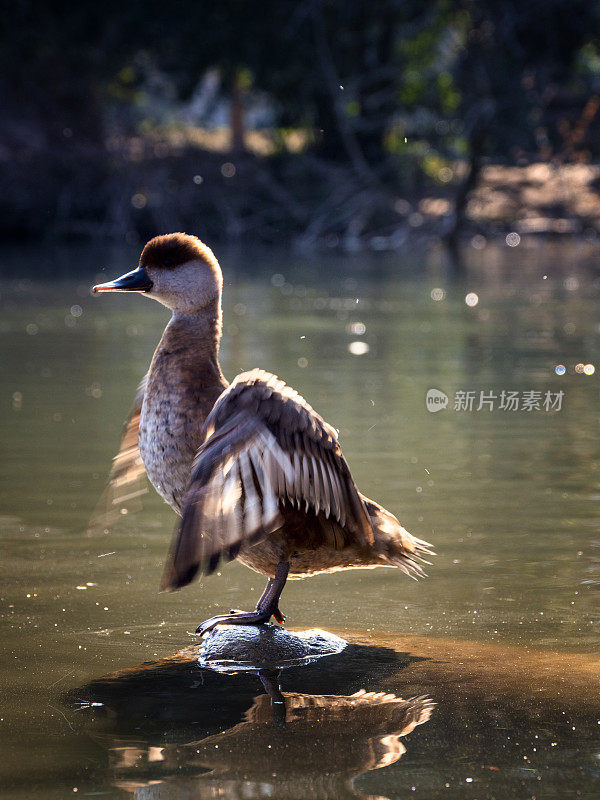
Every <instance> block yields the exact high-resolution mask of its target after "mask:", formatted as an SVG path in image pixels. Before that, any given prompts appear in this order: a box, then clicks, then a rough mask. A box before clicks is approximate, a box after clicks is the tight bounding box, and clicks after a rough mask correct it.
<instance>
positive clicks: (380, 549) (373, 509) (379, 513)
mask: <svg viewBox="0 0 600 800" xmlns="http://www.w3.org/2000/svg"><path fill="white" fill-rule="evenodd" d="M363 500H364V503H365V506H366V508H367V512H368V514H369V518H370V520H371V525H372V526H373V533H374V536H375V544H374V550H375V553H376V555H377V556H378V557H379V560H380V562H381V563H383V564H390V565H391V566H394V567H398V568H399V569H401V570H402V572H405V573H406V574H407V575H408V576H409V577H410V578H414V579H415V580H417V579H418V578H425V577H427V573H426V572H425V571H424V570H423V567H422V566H421V564H431V561H428V560H427V559H426V556H434V555H435V553H434V551H433V550H432V545H431V544H430V543H429V542H426V541H424V540H423V539H417V537H416V536H413V535H412V534H411V533H409V532H408V531H407V530H406V529H405V528H403V527H402V525H401V524H400V523H399V522H398V520H397V519H396V517H395V516H394V515H393V514H391V513H390V512H389V511H387V510H386V509H385V508H383V507H382V506H380V505H379V504H378V503H375V502H373V500H369V499H368V498H366V497H363Z"/></svg>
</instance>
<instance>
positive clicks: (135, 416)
mask: <svg viewBox="0 0 600 800" xmlns="http://www.w3.org/2000/svg"><path fill="white" fill-rule="evenodd" d="M147 378H148V375H144V377H143V378H142V381H141V383H140V385H139V386H138V390H137V392H136V395H135V400H134V402H133V406H132V408H131V411H130V412H129V416H128V418H127V421H126V422H125V424H124V426H123V432H122V434H121V443H120V445H119V452H118V453H117V455H116V456H115V457H114V458H113V464H112V468H111V471H110V475H109V476H108V483H107V486H106V489H105V490H104V492H103V493H102V496H101V497H100V500H99V501H98V505H97V506H96V508H95V510H94V513H93V514H92V519H91V522H90V527H91V528H94V527H98V526H100V525H104V526H106V525H110V524H111V523H113V522H114V521H115V519H117V518H118V516H119V514H120V513H121V509H122V508H125V507H126V508H128V509H129V510H131V509H132V505H133V506H135V503H136V502H137V503H139V498H140V497H141V496H142V495H143V494H146V493H147V492H148V484H147V481H146V470H145V468H144V464H143V463H142V458H141V456H140V451H139V447H138V433H139V427H140V416H141V413H142V403H143V402H144V392H145V391H146V381H147Z"/></svg>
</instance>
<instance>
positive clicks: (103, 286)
mask: <svg viewBox="0 0 600 800" xmlns="http://www.w3.org/2000/svg"><path fill="white" fill-rule="evenodd" d="M151 288H152V281H151V280H150V278H149V277H148V273H147V272H146V270H145V269H144V268H143V267H138V268H137V269H132V270H131V272H127V273H126V274H125V275H121V277H120V278H117V279H116V280H114V281H109V282H108V283H99V284H98V285H97V286H94V287H92V292H93V293H94V294H97V293H98V292H149V291H150V289H151Z"/></svg>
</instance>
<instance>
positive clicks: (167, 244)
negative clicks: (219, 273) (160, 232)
mask: <svg viewBox="0 0 600 800" xmlns="http://www.w3.org/2000/svg"><path fill="white" fill-rule="evenodd" d="M194 260H198V261H204V262H205V263H206V264H210V265H211V266H212V267H218V262H217V259H216V258H215V255H214V253H213V251H212V250H211V249H210V247H208V246H207V245H205V244H204V242H201V241H200V239H198V237H197V236H190V235H189V234H187V233H167V234H165V235H164V236H155V237H154V239H150V241H149V242H148V243H147V245H146V246H145V247H144V249H143V250H142V255H141V256H140V266H141V267H158V268H159V269H173V268H174V267H178V266H180V265H181V264H185V263H186V262H187V261H194Z"/></svg>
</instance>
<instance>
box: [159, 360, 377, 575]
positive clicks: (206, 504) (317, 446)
mask: <svg viewBox="0 0 600 800" xmlns="http://www.w3.org/2000/svg"><path fill="white" fill-rule="evenodd" d="M286 505H287V506H288V507H292V508H295V509H299V510H301V511H304V512H309V513H312V514H313V515H316V516H317V517H318V519H319V520H321V521H322V523H323V525H327V526H328V528H329V529H330V539H331V542H332V544H333V546H334V547H337V548H339V549H341V548H343V547H344V546H345V545H346V544H347V543H348V542H349V541H352V542H353V543H354V544H356V545H358V546H360V545H364V546H368V545H369V544H372V542H373V529H372V527H371V522H370V519H369V516H368V514H367V511H366V509H365V505H364V502H363V500H362V498H361V496H360V495H359V493H358V490H357V488H356V485H355V483H354V481H353V479H352V476H351V474H350V470H349V468H348V465H347V464H346V461H345V460H344V457H343V456H342V451H341V449H340V446H339V444H338V440H337V434H336V432H335V431H334V429H333V428H332V427H331V426H330V425H328V424H327V423H326V422H325V421H324V420H323V419H322V418H321V417H320V416H319V415H318V414H317V413H316V412H315V411H313V409H312V408H311V407H310V406H309V405H308V403H307V402H306V401H305V400H304V399H303V398H302V397H300V395H299V394H298V393H297V392H295V391H294V390H293V389H291V388H290V387H289V386H286V384H285V383H284V382H283V381H281V380H279V378H277V377H276V376H275V375H271V374H269V373H268V372H263V371H262V370H258V369H257V370H253V371H252V372H247V373H244V374H242V375H239V376H238V377H237V378H236V379H235V381H234V382H233V383H232V384H231V386H230V387H229V388H228V389H226V390H225V391H224V392H223V394H222V395H221V396H220V397H219V399H218V400H217V402H216V403H215V406H214V408H213V410H212V411H211V413H210V414H209V416H208V418H207V420H206V438H205V440H204V444H203V445H202V447H201V448H200V450H199V451H198V454H197V456H196V459H195V461H194V467H193V470H192V476H191V481H190V484H189V487H188V490H187V493H186V495H185V498H184V502H183V516H182V520H181V524H180V526H179V530H178V531H177V533H176V535H175V539H174V541H173V545H172V548H171V552H170V555H169V559H168V562H167V566H166V569H165V573H164V576H163V580H162V585H161V588H162V589H177V588H179V587H181V586H184V585H185V584H187V583H189V582H190V581H191V580H192V579H193V578H194V576H195V575H196V573H197V572H198V571H202V572H205V573H206V574H209V573H211V572H213V571H214V569H215V568H216V566H217V564H218V562H219V560H220V558H226V559H229V560H230V559H232V558H235V557H236V556H237V554H238V553H239V551H240V548H241V547H242V545H244V544H248V543H251V542H253V541H256V540H258V539H259V538H260V537H262V536H264V535H265V534H266V533H269V532H272V531H275V530H277V529H278V528H280V527H281V525H282V523H283V517H282V512H283V511H284V510H285V507H286ZM328 521H330V522H329V523H328ZM332 523H333V524H332ZM331 531H333V535H331Z"/></svg>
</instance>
